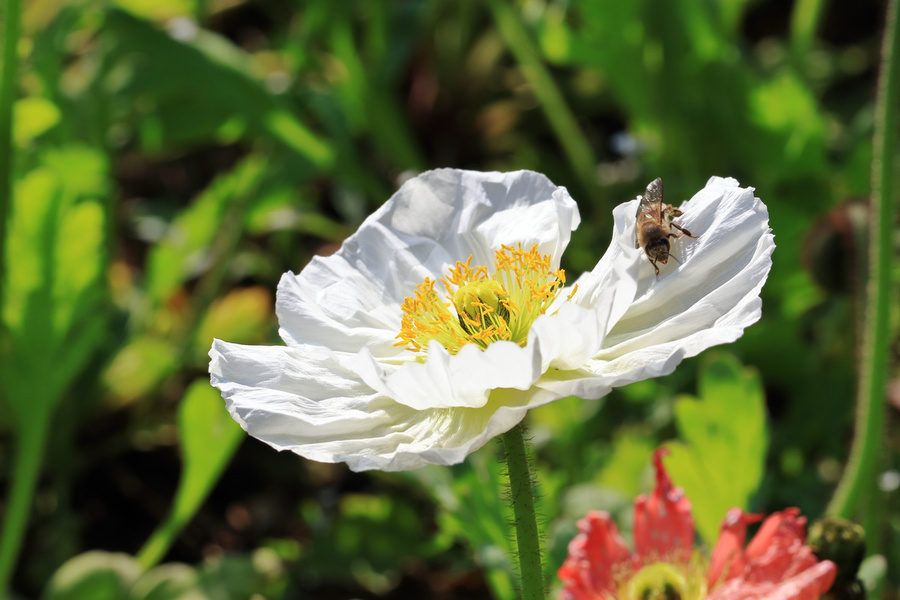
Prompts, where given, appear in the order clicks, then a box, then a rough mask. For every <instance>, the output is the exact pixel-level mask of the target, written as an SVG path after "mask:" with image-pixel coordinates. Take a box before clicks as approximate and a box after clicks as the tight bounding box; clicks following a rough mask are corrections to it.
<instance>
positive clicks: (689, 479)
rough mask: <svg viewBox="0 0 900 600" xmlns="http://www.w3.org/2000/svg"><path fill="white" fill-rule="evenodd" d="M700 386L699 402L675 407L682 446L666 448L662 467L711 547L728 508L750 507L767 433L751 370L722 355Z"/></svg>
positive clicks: (762, 466)
mask: <svg viewBox="0 0 900 600" xmlns="http://www.w3.org/2000/svg"><path fill="white" fill-rule="evenodd" d="M699 385H700V397H699V398H691V397H682V398H680V399H679V400H678V401H677V402H676V405H675V424H676V426H677V428H678V432H679V434H680V436H681V439H682V440H684V442H683V443H682V442H673V443H670V444H667V446H668V448H669V449H670V451H671V456H669V457H668V459H667V460H666V467H667V469H668V470H669V474H670V475H671V476H672V480H673V481H674V482H675V484H676V485H679V486H681V487H682V488H684V490H685V493H686V494H687V496H688V498H690V500H691V503H692V504H693V514H694V520H695V522H696V524H697V529H698V531H699V533H700V535H701V536H702V537H703V539H704V540H706V541H707V542H708V543H712V542H713V541H714V540H715V539H716V537H717V536H718V532H719V524H720V523H721V521H722V519H723V518H724V517H725V513H726V512H727V511H728V509H729V508H732V507H735V506H737V507H740V508H742V509H745V510H746V509H748V508H749V505H750V500H751V498H752V496H753V494H754V493H755V492H756V490H757V488H758V487H759V484H760V482H761V481H762V477H763V474H764V469H765V459H766V452H767V450H768V446H769V433H768V428H767V425H766V410H765V396H764V394H763V389H762V383H761V382H760V378H759V375H758V374H757V373H756V372H755V371H753V370H751V369H747V368H743V367H742V366H741V364H740V362H738V360H737V359H736V358H734V357H732V356H730V355H720V356H719V357H718V358H716V359H714V360H712V361H711V362H709V363H708V364H707V365H706V366H705V368H704V369H703V370H702V372H701V374H700V384H699Z"/></svg>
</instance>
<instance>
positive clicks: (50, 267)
mask: <svg viewBox="0 0 900 600" xmlns="http://www.w3.org/2000/svg"><path fill="white" fill-rule="evenodd" d="M69 163H74V164H75V165H76V167H80V168H81V169H82V173H81V174H80V176H77V177H72V178H71V179H70V177H69V175H70V171H69V170H68V169H69V168H70V167H69V166H68V165H69ZM105 175H106V161H105V160H104V158H103V157H102V155H100V154H98V153H96V152H94V151H92V150H90V149H87V148H84V147H77V146H76V147H67V148H64V149H60V150H56V151H55V152H53V153H48V155H47V156H46V157H45V160H44V166H40V167H38V168H36V169H34V170H32V171H30V172H29V173H27V174H26V175H25V176H24V177H23V178H22V179H21V180H19V181H18V182H17V184H16V189H15V196H14V198H13V206H12V214H11V218H10V224H9V230H8V231H9V237H8V239H7V247H6V281H5V285H4V286H3V289H2V293H3V294H4V303H3V309H4V311H3V315H2V318H3V321H4V322H5V324H6V327H7V328H8V331H9V334H10V338H11V340H12V343H13V348H14V351H13V352H12V355H11V356H10V357H9V359H8V360H4V361H3V363H2V364H0V381H3V382H4V383H5V384H6V385H7V387H8V389H9V394H8V398H9V400H10V402H11V403H12V405H13V410H14V411H18V412H19V413H20V414H19V418H20V419H24V418H29V411H30V409H31V408H32V407H34V405H35V404H36V403H40V404H44V405H46V406H47V407H50V406H52V405H53V404H54V403H55V402H57V401H58V400H59V398H60V395H61V393H62V392H63V391H64V390H65V388H66V386H68V385H69V383H70V382H71V381H72V378H73V377H75V375H76V374H77V373H78V372H79V370H80V369H81V368H82V366H83V365H84V364H85V363H86V362H87V360H88V359H89V358H90V356H91V353H92V351H93V348H95V347H96V345H97V344H98V343H99V341H100V340H101V339H102V335H103V332H104V329H105V322H106V319H107V316H106V313H105V312H104V311H101V310H97V309H98V305H99V303H100V301H101V300H102V298H103V282H104V278H103V272H104V265H105V238H104V236H105V223H104V209H103V207H102V205H101V203H100V202H99V201H98V200H97V198H96V197H97V196H98V195H99V194H100V193H101V192H103V188H102V186H100V187H97V186H96V185H94V184H95V183H96V182H97V181H98V180H101V179H103V178H104V177H105Z"/></svg>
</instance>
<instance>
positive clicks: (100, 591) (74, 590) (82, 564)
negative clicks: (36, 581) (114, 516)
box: [41, 550, 141, 600]
mask: <svg viewBox="0 0 900 600" xmlns="http://www.w3.org/2000/svg"><path fill="white" fill-rule="evenodd" d="M140 572H141V568H140V567H139V566H138V564H137V562H136V561H135V560H134V558H132V557H131V556H129V555H127V554H120V553H112V552H102V551H99V550H95V551H91V552H85V553H84V554H79V555H78V556H76V557H74V558H71V559H69V560H68V561H67V562H66V563H64V564H63V565H62V566H61V567H60V568H59V569H58V570H57V571H56V573H54V574H53V577H51V578H50V581H49V582H48V583H47V586H46V587H45V588H44V592H43V594H42V595H41V598H42V600H123V599H125V598H128V592H129V590H130V589H131V586H132V585H133V584H134V582H135V581H136V580H137V578H138V575H139V574H140Z"/></svg>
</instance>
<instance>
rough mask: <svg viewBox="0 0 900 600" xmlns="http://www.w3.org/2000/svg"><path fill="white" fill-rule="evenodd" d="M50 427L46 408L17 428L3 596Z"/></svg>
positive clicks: (2, 545)
mask: <svg viewBox="0 0 900 600" xmlns="http://www.w3.org/2000/svg"><path fill="white" fill-rule="evenodd" d="M49 428H50V413H49V411H47V410H35V411H34V412H33V413H32V414H30V415H29V418H27V419H22V420H21V421H20V422H19V424H18V427H17V431H16V436H15V441H16V445H15V450H14V453H15V456H14V459H13V470H12V481H11V482H10V486H9V495H8V497H7V499H6V502H7V504H6V509H5V511H4V515H3V536H2V538H0V598H6V597H8V593H9V582H10V579H11V578H12V574H13V569H15V567H16V562H17V559H18V558H19V551H20V550H21V548H22V539H23V537H24V535H25V529H26V527H27V525H28V520H29V517H30V513H31V505H32V498H33V497H34V489H35V486H36V485H37V479H38V473H39V472H40V469H41V458H42V456H43V454H44V447H45V445H46V441H47V432H48V430H49Z"/></svg>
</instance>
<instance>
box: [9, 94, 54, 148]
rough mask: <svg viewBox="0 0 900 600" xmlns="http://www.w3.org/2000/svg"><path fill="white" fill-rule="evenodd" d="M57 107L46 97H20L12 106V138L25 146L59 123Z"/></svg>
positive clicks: (19, 144) (17, 143)
mask: <svg viewBox="0 0 900 600" xmlns="http://www.w3.org/2000/svg"><path fill="white" fill-rule="evenodd" d="M59 119H60V112H59V108H57V106H56V105H55V104H53V103H52V102H50V101H49V100H47V99H46V98H40V97H37V96H31V97H28V98H22V99H21V100H18V101H17V102H16V105H15V106H14V107H13V139H15V140H16V145H18V146H25V145H27V144H28V142H30V141H31V140H33V139H34V138H36V137H38V136H39V135H41V134H42V133H44V132H46V131H48V130H49V129H51V128H53V126H54V125H56V124H57V123H59Z"/></svg>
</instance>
